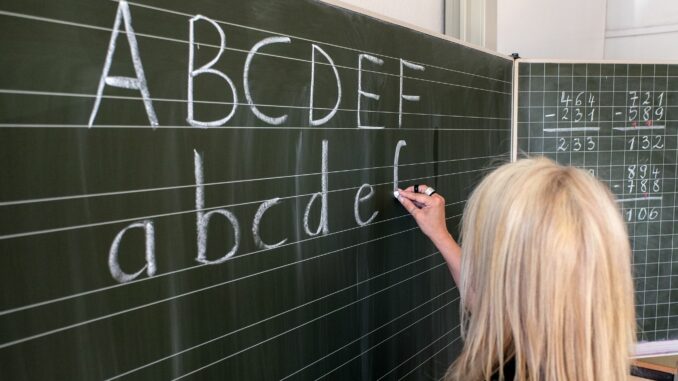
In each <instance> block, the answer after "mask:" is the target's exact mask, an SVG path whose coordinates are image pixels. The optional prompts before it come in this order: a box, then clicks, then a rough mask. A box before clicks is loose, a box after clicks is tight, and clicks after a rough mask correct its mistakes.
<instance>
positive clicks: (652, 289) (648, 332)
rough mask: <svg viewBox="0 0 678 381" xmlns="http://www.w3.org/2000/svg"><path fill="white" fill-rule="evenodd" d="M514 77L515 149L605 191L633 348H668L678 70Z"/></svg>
mask: <svg viewBox="0 0 678 381" xmlns="http://www.w3.org/2000/svg"><path fill="white" fill-rule="evenodd" d="M519 72H520V80H519V89H520V90H519V113H518V134H519V144H520V148H521V149H522V150H523V151H524V152H525V153H527V154H531V155H546V156H549V157H551V158H553V159H555V160H557V161H558V162H561V163H566V164H572V165H575V166H579V167H582V168H585V169H588V170H590V171H592V172H593V173H594V174H595V175H596V176H597V177H598V178H599V179H601V180H602V181H603V182H605V183H606V184H608V185H609V186H610V189H611V190H612V192H613V193H614V194H615V195H616V196H617V200H618V202H619V205H620V208H621V209H622V212H623V215H624V218H625V219H626V221H627V223H628V230H629V235H630V239H631V244H632V248H633V272H634V274H633V275H634V280H635V289H636V294H635V296H636V315H637V320H638V325H637V326H638V339H639V340H640V341H660V340H675V339H678V298H677V297H678V291H677V290H676V285H678V264H677V263H676V260H677V257H676V254H675V253H676V250H675V247H678V240H677V238H678V236H677V235H676V232H677V227H676V226H675V212H676V191H677V189H676V185H677V184H678V182H677V181H676V179H677V177H678V173H677V171H676V169H677V164H678V156H677V153H678V135H677V134H676V133H675V126H676V117H675V116H676V115H678V98H677V97H676V89H677V88H678V66H677V65H667V64H625V63H616V64H615V63H602V64H601V63H589V64H586V63H538V62H533V63H520V64H519Z"/></svg>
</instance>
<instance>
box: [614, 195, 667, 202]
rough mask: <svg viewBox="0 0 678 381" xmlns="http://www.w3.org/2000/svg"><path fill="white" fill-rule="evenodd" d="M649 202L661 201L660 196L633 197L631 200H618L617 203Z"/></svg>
mask: <svg viewBox="0 0 678 381" xmlns="http://www.w3.org/2000/svg"><path fill="white" fill-rule="evenodd" d="M649 200H659V201H661V200H662V197H661V196H648V197H633V198H620V199H618V200H617V202H630V201H649Z"/></svg>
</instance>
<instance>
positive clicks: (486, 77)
mask: <svg viewBox="0 0 678 381" xmlns="http://www.w3.org/2000/svg"><path fill="white" fill-rule="evenodd" d="M111 1H113V2H116V3H117V2H119V0H111ZM127 3H128V4H129V5H132V6H135V7H139V8H146V9H151V10H154V11H160V12H165V13H170V14H174V15H179V16H185V17H188V18H193V17H194V16H195V15H192V14H190V13H186V12H180V11H176V10H171V9H165V8H160V7H154V6H151V5H146V4H139V3H136V2H134V1H128V2H127ZM211 20H213V21H214V22H216V23H218V24H224V25H230V26H235V27H240V28H244V29H249V30H253V31H257V32H264V33H271V34H276V35H279V36H286V37H290V38H295V39H297V40H300V41H307V42H315V43H318V44H323V45H327V46H332V47H335V48H339V49H345V50H349V51H353V52H357V53H368V54H371V55H373V56H377V57H384V58H389V59H392V60H399V59H400V58H401V57H392V56H388V55H385V54H380V53H375V52H368V51H364V50H359V49H356V48H352V47H348V46H343V45H338V44H333V43H330V42H324V41H318V40H312V39H310V38H305V37H301V36H294V35H291V34H285V33H280V32H276V31H272V30H267V29H261V28H256V27H252V26H248V25H243V24H236V23H233V22H228V21H224V20H219V19H211ZM121 33H124V32H122V31H121ZM408 61H409V62H412V63H414V64H419V65H424V66H428V67H431V68H435V69H440V70H445V71H449V72H453V73H458V74H464V75H468V76H472V77H478V78H484V79H488V80H491V81H497V82H503V83H506V84H511V81H506V80H503V79H499V78H493V77H488V76H484V75H480V74H474V73H469V72H465V71H461V70H455V69H450V68H446V67H442V66H436V65H433V64H427V63H423V62H418V61H413V60H410V59H408Z"/></svg>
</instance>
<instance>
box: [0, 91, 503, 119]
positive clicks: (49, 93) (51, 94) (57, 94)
mask: <svg viewBox="0 0 678 381" xmlns="http://www.w3.org/2000/svg"><path fill="white" fill-rule="evenodd" d="M0 94H11V95H34V96H48V97H71V98H91V99H95V98H96V97H97V96H96V94H85V93H67V92H59V91H37V90H18V89H0ZM101 97H102V98H104V99H118V100H132V101H143V100H144V98H142V97H134V96H128V95H106V94H102V95H101ZM148 99H149V100H151V101H154V102H177V103H188V100H186V99H179V98H153V97H149V98H148ZM193 103H200V104H207V105H219V106H233V105H237V106H248V107H249V105H250V104H249V103H244V102H222V101H207V100H193ZM252 105H254V106H257V107H271V108H283V109H300V110H308V109H310V106H296V105H279V104H266V103H252ZM313 108H314V109H316V110H322V111H331V110H333V108H330V107H317V106H313ZM337 111H344V112H357V111H358V110H357V109H352V108H337ZM360 112H361V113H362V112H364V113H368V114H394V115H397V114H400V113H401V112H400V111H386V110H383V111H382V110H360ZM402 114H403V115H416V116H435V117H443V118H459V119H487V120H511V118H503V117H493V116H474V115H455V114H428V113H420V112H406V111H402ZM211 128H213V127H211ZM316 128H322V126H316Z"/></svg>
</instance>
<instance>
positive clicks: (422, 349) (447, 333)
mask: <svg viewBox="0 0 678 381" xmlns="http://www.w3.org/2000/svg"><path fill="white" fill-rule="evenodd" d="M458 328H459V325H457V326H456V327H453V328H452V329H450V330H449V331H447V332H446V333H444V334H442V335H441V336H440V337H438V338H437V339H435V340H433V341H432V342H430V343H429V344H427V345H426V346H425V347H423V348H421V349H420V350H418V351H417V352H416V353H415V354H413V355H412V356H410V357H408V358H407V359H405V360H404V361H401V362H400V364H397V365H396V366H395V367H393V368H391V370H389V371H388V372H387V373H385V374H384V375H382V376H381V377H379V378H377V379H376V380H375V381H380V380H382V379H384V377H386V376H388V375H389V374H391V373H393V372H394V371H395V370H396V369H398V368H400V367H401V366H403V365H405V364H406V363H407V362H408V361H410V360H412V359H413V358H415V357H417V355H419V354H420V353H421V352H423V351H425V350H426V349H428V348H430V347H431V346H433V345H434V344H435V343H437V342H438V341H440V340H441V339H442V338H443V337H445V336H447V335H449V334H450V333H452V332H454V331H455V330H456V329H458ZM460 338H461V336H459V337H457V338H456V339H454V340H453V341H452V342H454V341H456V340H459V339H460ZM450 344H451V343H450ZM450 344H447V345H446V346H445V347H443V348H447V347H448V346H450ZM438 353H439V351H438V352H436V353H434V354H433V356H435V355H437V354H438ZM429 359H430V357H429ZM426 361H428V359H427V360H426ZM415 369H416V368H415ZM408 374H409V373H408ZM406 376H407V374H406ZM280 381H282V380H280Z"/></svg>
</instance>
